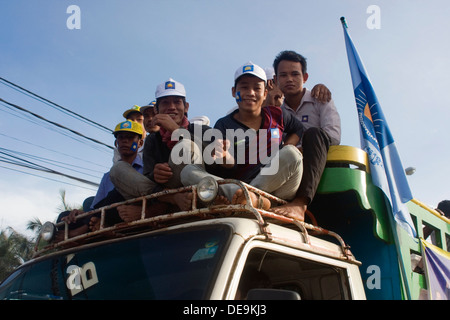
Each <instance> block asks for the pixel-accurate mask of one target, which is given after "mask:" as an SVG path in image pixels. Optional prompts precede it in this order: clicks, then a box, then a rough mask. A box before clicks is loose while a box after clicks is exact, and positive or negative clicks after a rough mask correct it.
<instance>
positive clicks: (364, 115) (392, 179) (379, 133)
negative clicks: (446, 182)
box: [341, 18, 417, 237]
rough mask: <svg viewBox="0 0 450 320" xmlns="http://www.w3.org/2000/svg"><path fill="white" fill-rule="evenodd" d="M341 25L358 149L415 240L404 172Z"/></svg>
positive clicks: (409, 197)
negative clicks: (354, 113) (351, 91)
mask: <svg viewBox="0 0 450 320" xmlns="http://www.w3.org/2000/svg"><path fill="white" fill-rule="evenodd" d="M341 21H342V26H343V28H344V36H345V45H346V48H347V56H348V62H349V65H350V73H351V77H352V82H353V90H354V94H355V100H356V106H357V110H358V120H359V124H360V134H361V147H362V149H364V151H366V152H367V154H368V156H369V162H370V170H371V173H372V180H373V183H374V184H375V185H376V186H377V187H379V188H380V189H381V190H382V191H383V192H384V194H385V195H386V197H387V198H388V199H389V201H390V204H391V207H392V213H393V215H394V219H395V221H396V222H397V224H398V225H400V226H401V227H402V228H403V229H405V230H406V231H407V232H408V234H409V235H411V236H412V237H416V235H417V233H416V230H415V227H414V224H413V222H412V219H411V215H410V214H409V211H408V209H407V207H406V205H405V204H406V202H408V201H410V200H411V199H412V194H411V190H410V188H409V185H408V181H407V180H406V175H405V170H404V168H403V166H402V163H401V161H400V157H399V155H398V152H397V148H396V146H395V143H394V139H393V137H392V134H391V131H390V130H389V127H388V124H387V122H386V119H385V117H384V115H383V111H382V110H381V107H380V105H379V103H378V99H377V96H376V95H375V92H374V90H373V87H372V84H371V82H370V80H369V77H368V75H367V72H366V70H365V68H364V65H363V63H362V62H361V59H360V58H359V54H358V52H357V50H356V48H355V46H354V45H353V42H352V39H351V38H350V36H349V34H348V31H347V24H346V22H345V19H344V18H341Z"/></svg>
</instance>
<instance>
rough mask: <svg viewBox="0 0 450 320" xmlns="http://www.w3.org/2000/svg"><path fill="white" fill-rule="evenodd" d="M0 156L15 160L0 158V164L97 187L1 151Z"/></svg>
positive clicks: (87, 181) (86, 181) (89, 182)
mask: <svg viewBox="0 0 450 320" xmlns="http://www.w3.org/2000/svg"><path fill="white" fill-rule="evenodd" d="M0 154H4V155H6V156H7V157H10V158H12V159H13V160H15V161H12V160H10V159H8V158H7V157H4V156H0V162H4V163H8V164H13V165H16V166H20V167H25V168H28V169H33V170H37V171H43V172H47V173H52V174H56V175H60V176H63V177H66V178H69V179H73V180H76V181H79V182H83V183H86V184H89V185H92V186H96V187H98V186H99V184H98V183H95V182H92V181H89V180H86V179H81V178H78V177H75V176H71V175H68V174H65V173H62V172H58V171H56V170H53V169H50V168H47V167H44V166H42V165H39V164H36V163H34V162H31V161H28V160H25V159H22V158H20V157H17V156H13V155H10V154H8V153H6V152H3V151H0ZM2 159H3V160H2ZM17 160H18V161H17Z"/></svg>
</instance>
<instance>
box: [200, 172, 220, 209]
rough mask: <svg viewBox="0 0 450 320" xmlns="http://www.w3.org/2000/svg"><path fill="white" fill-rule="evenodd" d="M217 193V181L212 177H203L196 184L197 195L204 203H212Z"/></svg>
mask: <svg viewBox="0 0 450 320" xmlns="http://www.w3.org/2000/svg"><path fill="white" fill-rule="evenodd" d="M218 191H219V186H218V184H217V181H216V180H215V179H214V178H213V177H205V178H203V179H202V180H201V181H200V182H199V183H198V184H197V194H198V197H199V198H200V200H201V201H202V202H204V203H210V202H212V201H213V200H214V199H215V198H216V196H217V192H218Z"/></svg>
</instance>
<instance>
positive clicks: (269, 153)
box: [181, 62, 303, 210]
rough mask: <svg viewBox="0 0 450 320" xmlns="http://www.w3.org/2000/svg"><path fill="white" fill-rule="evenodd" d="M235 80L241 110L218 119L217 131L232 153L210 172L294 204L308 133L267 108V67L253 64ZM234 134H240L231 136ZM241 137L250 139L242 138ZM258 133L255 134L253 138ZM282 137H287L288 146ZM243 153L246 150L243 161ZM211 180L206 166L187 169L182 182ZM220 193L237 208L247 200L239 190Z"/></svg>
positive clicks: (261, 202) (259, 202) (260, 201)
mask: <svg viewBox="0 0 450 320" xmlns="http://www.w3.org/2000/svg"><path fill="white" fill-rule="evenodd" d="M234 79H235V85H234V86H233V88H232V95H233V97H234V98H235V99H236V102H237V104H238V109H237V110H235V111H233V112H231V113H229V114H228V115H227V116H225V117H223V118H221V119H219V120H218V121H217V122H216V124H215V126H214V127H215V128H216V129H218V130H219V131H220V132H221V133H222V135H223V137H224V139H225V137H226V140H225V141H228V142H227V145H228V143H229V145H230V146H231V148H232V150H226V149H227V148H226V147H225V152H224V154H223V156H224V158H226V160H225V161H224V163H225V165H222V166H218V167H217V170H215V171H213V170H211V172H214V173H215V178H216V179H220V178H218V177H226V178H234V179H239V180H242V181H244V182H246V183H249V184H251V185H252V186H254V187H257V188H259V189H261V190H263V191H266V192H269V193H272V194H274V195H275V196H278V197H280V198H282V199H284V200H287V201H290V200H292V199H293V197H294V196H295V194H296V190H297V188H298V186H299V184H300V180H301V176H302V155H301V153H300V151H299V150H298V149H297V148H296V147H295V144H296V143H297V142H298V141H299V140H300V137H301V136H302V134H303V126H302V124H301V122H300V121H298V120H297V119H296V118H295V117H293V116H291V115H289V114H287V113H285V112H282V110H281V109H280V108H279V107H275V106H269V107H262V105H263V102H264V100H265V99H266V96H267V82H266V81H267V80H266V74H265V72H264V70H263V69H262V68H260V67H259V66H257V65H255V64H253V63H251V62H249V63H247V64H244V65H243V66H242V67H240V68H239V69H237V70H236V72H235V76H234ZM230 129H231V130H232V131H229V130H230ZM231 132H234V133H236V135H235V136H233V137H230V136H229V133H231ZM238 132H245V134H244V135H243V136H242V135H241V136H240V137H239V134H238ZM254 132H256V134H252V133H254ZM283 133H285V134H286V138H285V140H284V145H282V137H283ZM280 148H281V149H280ZM239 149H240V150H241V151H240V150H239ZM242 150H245V154H244V157H242ZM230 151H232V152H230ZM253 152H254V153H256V154H254V153H253ZM253 160H255V161H253ZM207 175H209V174H208V173H207V172H206V171H205V170H202V168H201V166H199V165H195V164H194V165H189V166H186V167H185V168H184V169H183V171H182V173H181V178H182V181H183V183H184V184H186V185H187V184H189V183H191V184H195V183H198V182H199V181H200V180H201V179H202V178H203V177H205V176H207ZM221 191H222V192H223V193H224V194H225V195H226V196H227V198H228V199H230V200H231V202H232V203H234V204H236V203H241V204H242V203H245V201H246V200H245V197H244V195H243V191H242V190H241V189H240V188H239V187H238V186H237V185H234V184H226V185H221ZM250 197H251V200H252V204H253V205H254V206H256V207H259V208H262V209H265V210H268V209H269V208H270V206H271V204H270V201H269V200H268V199H265V198H264V197H258V196H256V195H255V194H253V193H251V192H250Z"/></svg>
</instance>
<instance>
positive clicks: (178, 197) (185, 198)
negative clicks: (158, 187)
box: [172, 192, 192, 211]
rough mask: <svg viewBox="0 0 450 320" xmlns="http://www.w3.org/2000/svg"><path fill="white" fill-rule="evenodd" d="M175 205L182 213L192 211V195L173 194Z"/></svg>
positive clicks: (184, 193) (188, 193) (186, 193)
mask: <svg viewBox="0 0 450 320" xmlns="http://www.w3.org/2000/svg"><path fill="white" fill-rule="evenodd" d="M172 200H173V203H174V204H176V205H177V206H178V208H180V210H181V211H188V210H191V209H192V193H191V192H182V193H174V194H173V198H172Z"/></svg>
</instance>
